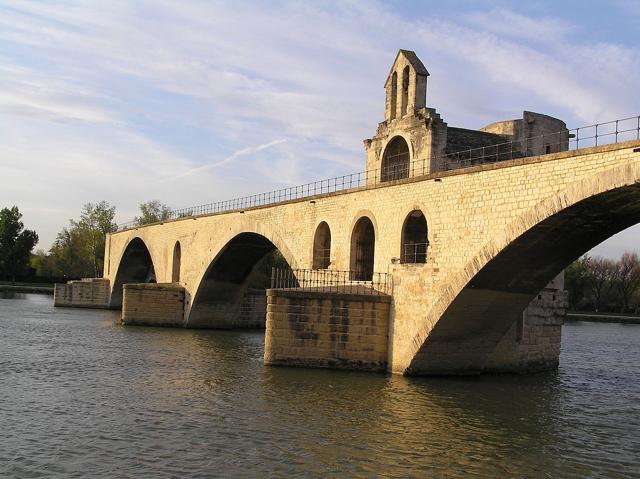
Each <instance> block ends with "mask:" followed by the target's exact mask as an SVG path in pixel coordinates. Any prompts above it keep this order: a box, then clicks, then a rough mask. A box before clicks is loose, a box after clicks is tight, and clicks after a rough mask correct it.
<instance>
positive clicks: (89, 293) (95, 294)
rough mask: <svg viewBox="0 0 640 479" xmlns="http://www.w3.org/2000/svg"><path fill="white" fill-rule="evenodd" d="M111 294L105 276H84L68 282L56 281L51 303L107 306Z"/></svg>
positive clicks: (64, 305)
mask: <svg viewBox="0 0 640 479" xmlns="http://www.w3.org/2000/svg"><path fill="white" fill-rule="evenodd" d="M110 296H111V288H110V282H109V279H107V278H84V279H82V280H79V281H69V282H68V283H66V284H65V283H56V285H55V287H54V293H53V305H54V306H57V307H72V308H108V307H109V299H110Z"/></svg>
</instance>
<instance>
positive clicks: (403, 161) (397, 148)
mask: <svg viewBox="0 0 640 479" xmlns="http://www.w3.org/2000/svg"><path fill="white" fill-rule="evenodd" d="M410 145H411V142H410V141H408V140H407V139H406V138H405V137H404V136H402V135H396V136H394V137H393V138H391V139H390V140H389V142H388V143H387V144H386V145H385V147H384V153H383V154H382V166H381V168H380V181H393V180H400V179H402V178H408V177H409V167H410V163H411V148H410Z"/></svg>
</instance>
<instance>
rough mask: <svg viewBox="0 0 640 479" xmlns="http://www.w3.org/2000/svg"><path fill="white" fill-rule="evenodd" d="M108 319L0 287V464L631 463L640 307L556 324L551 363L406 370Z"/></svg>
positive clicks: (229, 467)
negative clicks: (630, 318) (279, 354)
mask: <svg viewBox="0 0 640 479" xmlns="http://www.w3.org/2000/svg"><path fill="white" fill-rule="evenodd" d="M117 319H118V313H115V312H111V311H92V310H80V309H54V308H53V306H52V299H51V297H46V296H37V295H22V296H19V297H15V298H13V299H6V298H5V299H0V335H1V336H0V379H1V381H2V382H1V386H0V476H1V477H16V478H23V477H24V478H29V477H61V478H63V477H64V478H69V477H87V478H101V477H105V478H119V477H131V478H134V477H135V478H146V477H149V478H186V477H257V478H261V477H398V478H406V477H447V478H448V477H465V478H466V477H479V478H489V477H518V478H520V477H527V478H528V477H530V478H542V477H554V478H555V477H558V478H585V477H591V478H596V477H603V478H623V477H624V478H628V477H640V326H638V325H622V324H598V323H581V322H577V323H569V324H567V325H565V326H564V330H563V342H562V355H561V365H560V369H559V371H558V372H557V373H550V374H546V373H545V374H538V375H533V376H512V375H504V376H486V377H476V378H457V379H444V378H432V379H425V378H422V379H408V378H403V377H395V376H389V375H383V374H371V373H354V372H341V371H329V370H312V369H294V368H276V367H265V366H263V364H262V352H263V344H262V343H263V334H262V333H260V332H225V331H198V330H172V329H158V328H136V327H126V328H125V327H122V326H119V325H117V323H116V320H117Z"/></svg>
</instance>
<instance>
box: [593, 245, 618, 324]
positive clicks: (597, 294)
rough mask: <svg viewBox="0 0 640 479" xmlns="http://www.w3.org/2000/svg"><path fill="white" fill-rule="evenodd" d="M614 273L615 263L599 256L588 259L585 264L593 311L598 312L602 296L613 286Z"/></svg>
mask: <svg viewBox="0 0 640 479" xmlns="http://www.w3.org/2000/svg"><path fill="white" fill-rule="evenodd" d="M615 273H616V263H615V262H613V261H611V260H610V259H605V258H601V257H599V256H596V257H595V258H590V261H589V262H588V264H587V274H588V276H589V281H588V286H589V289H590V291H591V294H592V297H593V308H594V311H596V312H598V311H600V307H601V305H602V297H603V294H605V293H606V292H607V291H608V290H609V289H610V288H611V286H612V285H613V282H614V277H615Z"/></svg>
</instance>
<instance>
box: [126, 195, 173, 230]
mask: <svg viewBox="0 0 640 479" xmlns="http://www.w3.org/2000/svg"><path fill="white" fill-rule="evenodd" d="M140 213H141V215H140V216H136V218H135V220H134V221H135V222H136V223H137V224H138V225H146V224H149V223H158V222H160V221H163V220H166V219H169V218H170V217H171V208H169V207H168V206H167V205H165V204H162V203H161V202H160V201H159V200H150V201H147V202H145V203H142V204H141V205H140Z"/></svg>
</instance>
